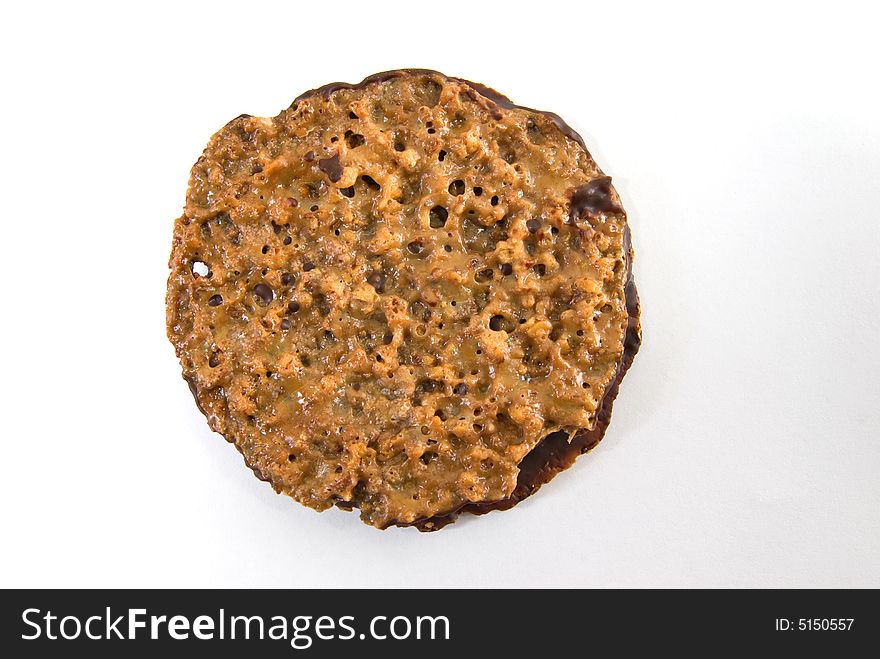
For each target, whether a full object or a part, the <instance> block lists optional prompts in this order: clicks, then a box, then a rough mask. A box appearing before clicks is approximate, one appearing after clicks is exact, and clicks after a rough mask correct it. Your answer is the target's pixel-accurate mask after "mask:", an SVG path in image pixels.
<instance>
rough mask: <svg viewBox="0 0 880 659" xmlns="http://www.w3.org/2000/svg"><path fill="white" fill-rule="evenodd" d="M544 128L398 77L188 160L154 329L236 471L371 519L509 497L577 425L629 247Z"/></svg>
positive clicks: (595, 386)
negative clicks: (169, 346)
mask: <svg viewBox="0 0 880 659" xmlns="http://www.w3.org/2000/svg"><path fill="white" fill-rule="evenodd" d="M624 233H625V216H624V214H623V212H622V209H621V208H620V206H619V200H618V198H617V195H616V193H615V192H614V190H613V188H611V186H610V183H608V179H607V178H605V177H604V176H603V175H602V173H601V172H600V171H599V169H598V167H597V166H596V164H595V163H594V162H593V160H592V159H591V158H590V156H589V154H588V153H587V152H586V150H585V149H583V148H582V147H581V146H580V145H579V144H578V143H577V142H576V141H575V140H573V139H571V138H569V137H568V136H566V135H565V134H563V132H562V131H561V130H560V127H559V126H558V124H557V123H556V122H555V121H554V120H553V118H552V117H551V116H548V115H544V114H542V113H538V112H534V111H531V110H526V109H523V108H517V107H510V108H508V107H501V106H499V105H496V104H495V103H494V102H492V101H491V100H489V99H487V98H486V97H485V96H483V95H482V94H480V93H478V92H477V91H476V90H475V88H474V87H472V86H470V85H469V84H467V83H465V82H463V81H459V80H454V79H449V78H446V77H444V76H441V75H439V74H435V73H400V74H398V75H394V76H389V77H387V78H385V79H380V80H377V81H375V82H372V83H369V84H366V85H364V86H362V87H354V88H351V87H341V88H338V89H335V90H330V91H326V90H325V91H318V92H315V93H312V94H311V95H307V96H305V97H304V98H301V99H299V100H298V101H297V102H296V103H294V104H293V105H292V106H291V107H290V108H289V109H287V110H285V111H284V112H282V113H281V114H279V115H278V116H277V117H274V118H271V119H266V118H257V117H250V116H241V117H239V118H237V119H235V120H233V121H232V122H230V123H229V124H228V125H227V126H225V127H224V128H223V129H222V130H220V131H219V132H218V133H217V134H216V135H214V136H213V137H212V139H211V141H210V142H209V144H208V147H207V149H206V150H205V153H204V155H203V156H202V157H201V158H200V159H199V161H198V162H197V163H196V164H195V166H194V167H193V170H192V174H191V179H190V186H189V191H188V194H187V200H186V208H185V211H184V214H183V216H182V217H180V218H179V219H178V220H177V221H176V223H175V228H174V244H173V252H172V255H171V263H170V264H171V268H172V273H171V276H170V279H169V283H168V298H167V302H168V328H169V336H170V338H171V340H172V342H173V343H174V345H175V347H176V349H177V352H178V355H179V357H180V359H181V363H182V365H183V371H184V376H185V377H186V378H187V380H188V381H189V382H190V386H191V389H192V390H193V393H194V395H195V396H196V400H197V403H198V404H199V407H200V408H201V409H202V411H203V412H204V413H205V415H206V416H207V418H208V421H209V423H210V425H211V427H212V428H213V429H214V430H216V431H218V432H220V433H222V434H223V435H224V436H225V437H226V438H227V439H228V440H229V441H233V442H234V443H235V444H236V446H237V447H238V449H239V450H240V451H241V452H242V453H243V455H244V457H245V460H246V462H247V464H248V465H249V466H250V467H251V468H252V469H253V470H254V471H255V473H256V474H257V475H258V476H259V477H260V478H263V479H265V480H268V481H270V482H271V483H272V485H273V487H274V488H275V489H276V490H278V491H281V492H284V493H287V494H289V495H290V496H292V497H293V498H295V499H296V500H297V501H300V502H301V503H303V504H305V505H308V506H311V507H312V508H315V509H317V510H323V509H326V508H328V507H330V506H332V505H340V506H342V507H357V508H359V509H360V513H361V517H362V518H363V520H364V521H365V522H367V523H369V524H372V525H375V526H378V527H383V528H384V527H386V526H389V525H392V524H412V523H416V522H418V521H419V520H425V519H427V518H431V517H435V516H442V515H445V514H449V513H451V512H454V511H456V510H458V509H460V508H462V507H465V506H468V505H469V504H479V503H483V502H495V501H499V500H503V499H505V498H506V497H509V496H510V495H511V493H512V492H513V490H514V488H515V487H516V484H517V475H518V473H519V470H518V465H519V463H520V462H521V461H522V460H523V458H524V457H525V456H526V455H527V454H528V453H529V452H530V451H532V450H533V449H534V448H535V447H536V446H537V445H538V444H539V443H540V441H541V440H542V438H544V437H545V436H547V435H548V434H550V433H554V432H557V431H564V432H567V433H573V432H575V431H576V430H578V429H583V428H587V429H589V428H592V427H593V426H594V424H595V422H596V410H597V407H598V406H599V404H600V403H601V401H602V397H603V395H604V394H605V391H606V388H608V387H609V385H610V384H611V383H612V381H613V379H614V377H615V375H616V372H617V369H618V365H619V363H620V362H621V359H622V357H623V351H624V336H625V332H626V328H627V321H628V313H627V308H626V300H625V295H624V288H625V285H626V280H627V277H628V274H629V273H628V262H627V258H628V250H629V246H628V244H626V241H625V239H624Z"/></svg>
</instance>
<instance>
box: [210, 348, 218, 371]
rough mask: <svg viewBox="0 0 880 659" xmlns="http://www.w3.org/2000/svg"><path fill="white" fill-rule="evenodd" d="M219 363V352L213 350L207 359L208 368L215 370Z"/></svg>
mask: <svg viewBox="0 0 880 659" xmlns="http://www.w3.org/2000/svg"><path fill="white" fill-rule="evenodd" d="M219 363H220V351H219V350H215V351H214V352H212V353H211V356H210V357H208V366H210V367H211V368H216V366H217V364H219Z"/></svg>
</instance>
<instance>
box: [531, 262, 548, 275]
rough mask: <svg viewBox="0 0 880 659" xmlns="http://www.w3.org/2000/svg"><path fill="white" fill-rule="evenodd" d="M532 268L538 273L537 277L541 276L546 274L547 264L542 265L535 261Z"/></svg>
mask: <svg viewBox="0 0 880 659" xmlns="http://www.w3.org/2000/svg"><path fill="white" fill-rule="evenodd" d="M532 270H534V271H535V274H536V275H538V276H539V277H543V276H544V275H545V274H547V266H546V265H544V264H543V263H536V264H535V265H534V266H533V267H532Z"/></svg>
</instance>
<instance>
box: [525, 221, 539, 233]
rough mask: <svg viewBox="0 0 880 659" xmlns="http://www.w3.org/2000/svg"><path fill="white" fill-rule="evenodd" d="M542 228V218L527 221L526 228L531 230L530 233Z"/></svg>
mask: <svg viewBox="0 0 880 659" xmlns="http://www.w3.org/2000/svg"><path fill="white" fill-rule="evenodd" d="M540 228H541V220H537V219H531V220H529V221H528V222H526V229H528V230H529V233H535V232H536V231H537V230H538V229H540Z"/></svg>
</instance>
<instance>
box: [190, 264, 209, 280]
mask: <svg viewBox="0 0 880 659" xmlns="http://www.w3.org/2000/svg"><path fill="white" fill-rule="evenodd" d="M192 273H193V275H195V276H196V277H207V276H208V265H207V264H206V263H202V262H201V261H193V264H192Z"/></svg>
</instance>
